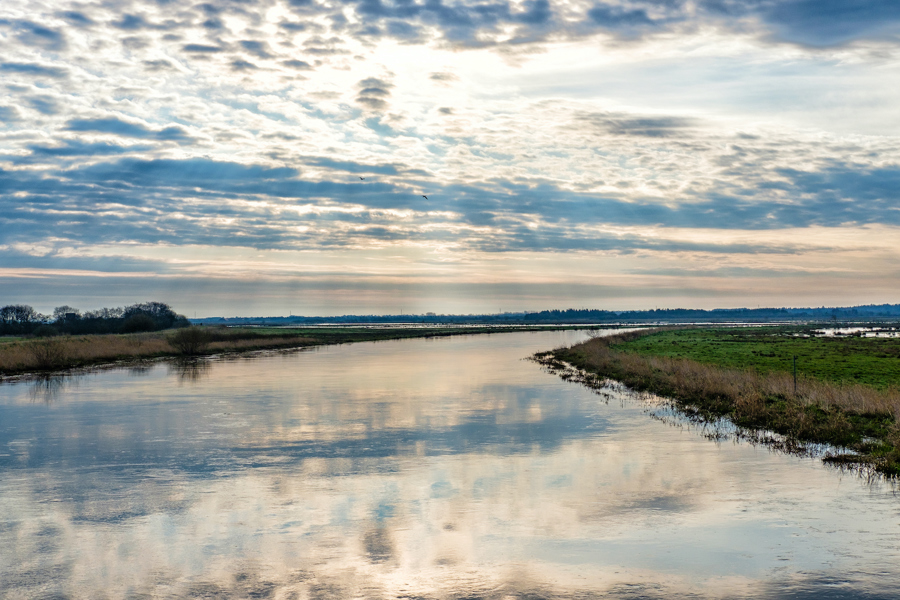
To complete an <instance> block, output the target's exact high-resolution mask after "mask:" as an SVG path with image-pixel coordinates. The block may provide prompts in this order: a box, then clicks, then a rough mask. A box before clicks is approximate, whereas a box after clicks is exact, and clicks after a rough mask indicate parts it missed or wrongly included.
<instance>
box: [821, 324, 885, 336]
mask: <svg viewBox="0 0 900 600" xmlns="http://www.w3.org/2000/svg"><path fill="white" fill-rule="evenodd" d="M814 333H815V335H816V337H847V336H860V337H878V338H893V337H900V329H898V328H896V327H826V328H823V329H816V330H814Z"/></svg>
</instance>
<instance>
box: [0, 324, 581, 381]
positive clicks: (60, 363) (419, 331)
mask: <svg viewBox="0 0 900 600" xmlns="http://www.w3.org/2000/svg"><path fill="white" fill-rule="evenodd" d="M559 328H560V327H558V326H555V327H554V326H547V327H534V326H523V327H510V326H505V327H486V326H477V327H452V328H446V327H422V328H409V329H401V328H369V327H306V328H303V327H298V328H281V327H224V326H205V327H198V326H189V327H183V328H178V329H171V330H163V331H150V332H141V333H115V334H96V335H55V336H51V337H22V336H20V337H12V336H8V337H0V378H3V377H9V376H13V375H19V374H23V373H33V372H47V371H58V370H62V369H71V368H78V367H88V366H93V365H99V364H109V363H119V362H122V361H135V360H144V359H152V358H160V357H167V356H202V355H213V354H222V353H234V352H246V351H253V350H264V349H288V348H304V347H309V346H318V345H326V344H345V343H352V342H364V341H378V340H395V339H403V338H413V337H442V336H449V335H464V334H474V333H497V332H501V331H503V332H506V331H534V330H536V329H559ZM571 328H572V327H571V326H569V327H567V329H571Z"/></svg>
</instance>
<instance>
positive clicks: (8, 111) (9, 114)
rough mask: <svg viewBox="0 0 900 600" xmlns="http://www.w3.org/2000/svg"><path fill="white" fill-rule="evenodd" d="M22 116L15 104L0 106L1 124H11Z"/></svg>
mask: <svg viewBox="0 0 900 600" xmlns="http://www.w3.org/2000/svg"><path fill="white" fill-rule="evenodd" d="M20 118H21V115H20V114H19V111H18V109H17V108H16V107H15V106H0V124H6V125H10V124H12V123H15V122H16V121H18V120H19V119H20Z"/></svg>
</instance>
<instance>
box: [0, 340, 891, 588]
mask: <svg viewBox="0 0 900 600" xmlns="http://www.w3.org/2000/svg"><path fill="white" fill-rule="evenodd" d="M584 337H585V334H584V333H583V332H525V333H504V334H491V335H475V336H460V337H453V338H440V339H414V340H403V341H391V342H375V343H360V344H353V345H343V346H329V347H319V348H315V349H312V350H308V351H297V352H288V353H261V354H257V355H253V356H245V357H239V358H234V357H232V358H226V359H214V360H210V361H205V362H200V363H194V364H178V363H174V362H160V363H155V364H152V365H150V366H146V367H140V368H118V369H108V370H101V371H97V372H92V373H86V374H82V375H77V376H70V377H66V378H55V379H48V380H42V381H21V382H14V383H5V384H3V385H0V597H3V598H85V599H87V598H91V599H94V598H285V599H287V598H297V599H301V598H303V599H305V598H372V599H374V598H498V599H499V598H591V597H600V596H603V597H609V598H797V599H803V598H810V599H813V598H826V599H831V598H865V599H872V598H897V597H900V497H898V496H897V495H895V490H894V489H893V488H892V487H891V486H890V485H888V484H886V483H880V482H867V481H865V480H863V479H861V478H860V477H858V476H856V475H854V474H852V473H842V472H840V471H837V470H835V469H832V468H828V467H825V466H823V465H822V463H821V462H820V461H819V460H816V459H809V458H807V459H803V458H797V457H794V456H786V455H783V454H779V453H776V452H773V451H770V450H768V449H767V448H765V447H758V446H753V445H750V444H747V443H743V442H738V441H732V440H724V441H721V440H720V441H718V442H715V441H710V440H709V439H707V437H705V436H704V435H702V432H700V431H698V430H697V429H696V428H694V427H691V426H689V425H688V424H685V423H683V422H680V421H678V420H677V419H675V420H674V421H673V420H672V419H658V418H652V415H653V413H654V412H655V411H656V408H655V405H654V403H653V402H652V400H647V399H640V398H635V397H633V396H632V395H630V394H629V393H627V392H626V391H623V390H617V389H609V390H605V391H604V393H603V394H597V393H595V392H593V391H591V390H589V389H586V388H584V387H582V386H580V385H578V384H575V383H569V382H566V381H563V380H561V379H560V378H558V377H556V376H554V375H551V374H549V373H547V372H545V371H543V370H542V369H541V367H540V366H539V365H537V364H535V363H534V362H531V361H528V360H525V359H526V357H528V356H529V355H531V354H532V353H534V352H536V351H539V350H547V349H550V348H554V347H557V346H560V345H563V344H571V343H574V342H576V341H580V340H582V339H584Z"/></svg>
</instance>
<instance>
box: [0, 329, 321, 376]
mask: <svg viewBox="0 0 900 600" xmlns="http://www.w3.org/2000/svg"><path fill="white" fill-rule="evenodd" d="M235 337H236V338H237V336H235ZM312 343H315V340H313V339H310V338H304V337H299V336H294V337H280V336H271V337H269V338H264V337H256V338H254V339H222V340H219V341H215V342H212V343H210V344H209V347H208V348H207V350H206V352H205V353H220V352H228V351H241V350H251V349H262V348H285V347H293V346H305V345H309V344H312ZM176 354H178V351H177V350H176V349H174V348H173V347H172V346H171V344H170V343H169V340H168V339H167V337H166V335H165V334H163V333H139V334H126V335H83V336H62V337H56V338H51V339H40V340H38V339H20V340H16V341H9V342H6V343H3V344H0V375H11V374H14V373H25V372H32V371H46V370H53V369H60V368H65V367H79V366H85V365H91V364H98V363H103V362H114V361H119V360H131V359H141V358H153V357H158V356H170V355H176Z"/></svg>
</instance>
